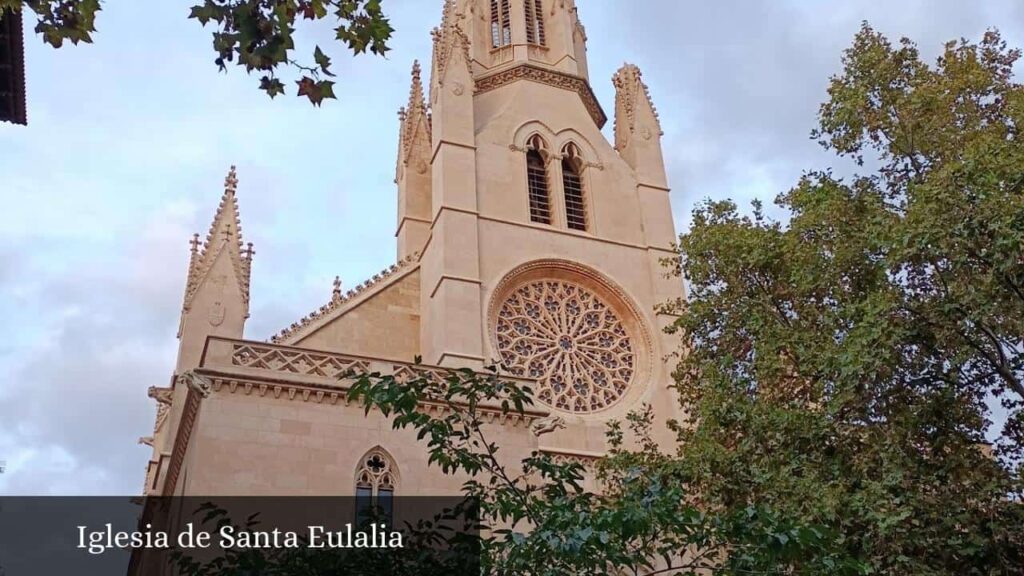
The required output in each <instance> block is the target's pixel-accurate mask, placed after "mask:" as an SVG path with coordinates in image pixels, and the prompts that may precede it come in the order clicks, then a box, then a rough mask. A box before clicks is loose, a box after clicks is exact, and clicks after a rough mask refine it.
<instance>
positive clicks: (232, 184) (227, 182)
mask: <svg viewBox="0 0 1024 576" xmlns="http://www.w3.org/2000/svg"><path fill="white" fill-rule="evenodd" d="M237 188H238V175H237V174H236V173H235V165H234V164H232V165H231V170H230V171H228V175H227V177H226V178H224V192H225V193H229V192H230V193H231V194H234V193H235V191H236V189H237Z"/></svg>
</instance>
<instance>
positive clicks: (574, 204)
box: [562, 143, 587, 231]
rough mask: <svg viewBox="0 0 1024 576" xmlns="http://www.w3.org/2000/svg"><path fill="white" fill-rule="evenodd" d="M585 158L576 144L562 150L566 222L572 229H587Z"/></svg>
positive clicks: (570, 144)
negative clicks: (584, 178)
mask: <svg viewBox="0 0 1024 576" xmlns="http://www.w3.org/2000/svg"><path fill="white" fill-rule="evenodd" d="M583 166H584V163H583V159H582V158H581V157H580V151H579V148H577V147H576V145H575V144H572V143H569V144H566V146H565V148H564V149H563V150H562V190H563V192H564V193H565V223H566V225H567V226H568V227H569V228H570V229H572V230H584V231H585V230H586V229H587V202H586V197H585V196H584V190H583V178H582V174H583Z"/></svg>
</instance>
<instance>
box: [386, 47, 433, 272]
mask: <svg viewBox="0 0 1024 576" xmlns="http://www.w3.org/2000/svg"><path fill="white" fill-rule="evenodd" d="M421 74H422V71H421V70H420V63H419V62H418V61H417V62H413V65H412V82H411V84H410V86H409V102H408V104H406V106H405V107H404V108H402V109H401V110H399V112H398V118H399V121H400V123H401V124H400V129H399V143H398V161H397V162H396V166H395V183H396V184H398V230H397V231H396V232H395V235H396V236H397V237H398V258H399V259H402V258H405V257H407V256H409V255H410V254H412V253H413V252H417V251H419V250H421V249H422V248H423V245H424V244H425V243H426V239H427V237H428V236H429V235H430V209H431V172H430V164H431V139H432V131H433V128H432V123H433V121H432V119H431V113H430V111H429V110H428V109H427V101H426V99H425V98H424V96H423V79H422V77H421Z"/></svg>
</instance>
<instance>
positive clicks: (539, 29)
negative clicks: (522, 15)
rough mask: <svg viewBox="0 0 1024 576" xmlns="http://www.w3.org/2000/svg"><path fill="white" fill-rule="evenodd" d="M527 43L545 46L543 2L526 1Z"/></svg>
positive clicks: (535, 0)
mask: <svg viewBox="0 0 1024 576" xmlns="http://www.w3.org/2000/svg"><path fill="white" fill-rule="evenodd" d="M526 42H527V43H529V44H537V45H538V46H543V45H544V44H545V40H544V9H543V8H542V7H541V0H526Z"/></svg>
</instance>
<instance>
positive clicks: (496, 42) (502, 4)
mask: <svg viewBox="0 0 1024 576" xmlns="http://www.w3.org/2000/svg"><path fill="white" fill-rule="evenodd" d="M509 2H510V0H491V47H492V48H500V47H502V46H508V45H509V44H511V43H512V22H511V19H510V18H511V17H510V13H511V11H510V10H509Z"/></svg>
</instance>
